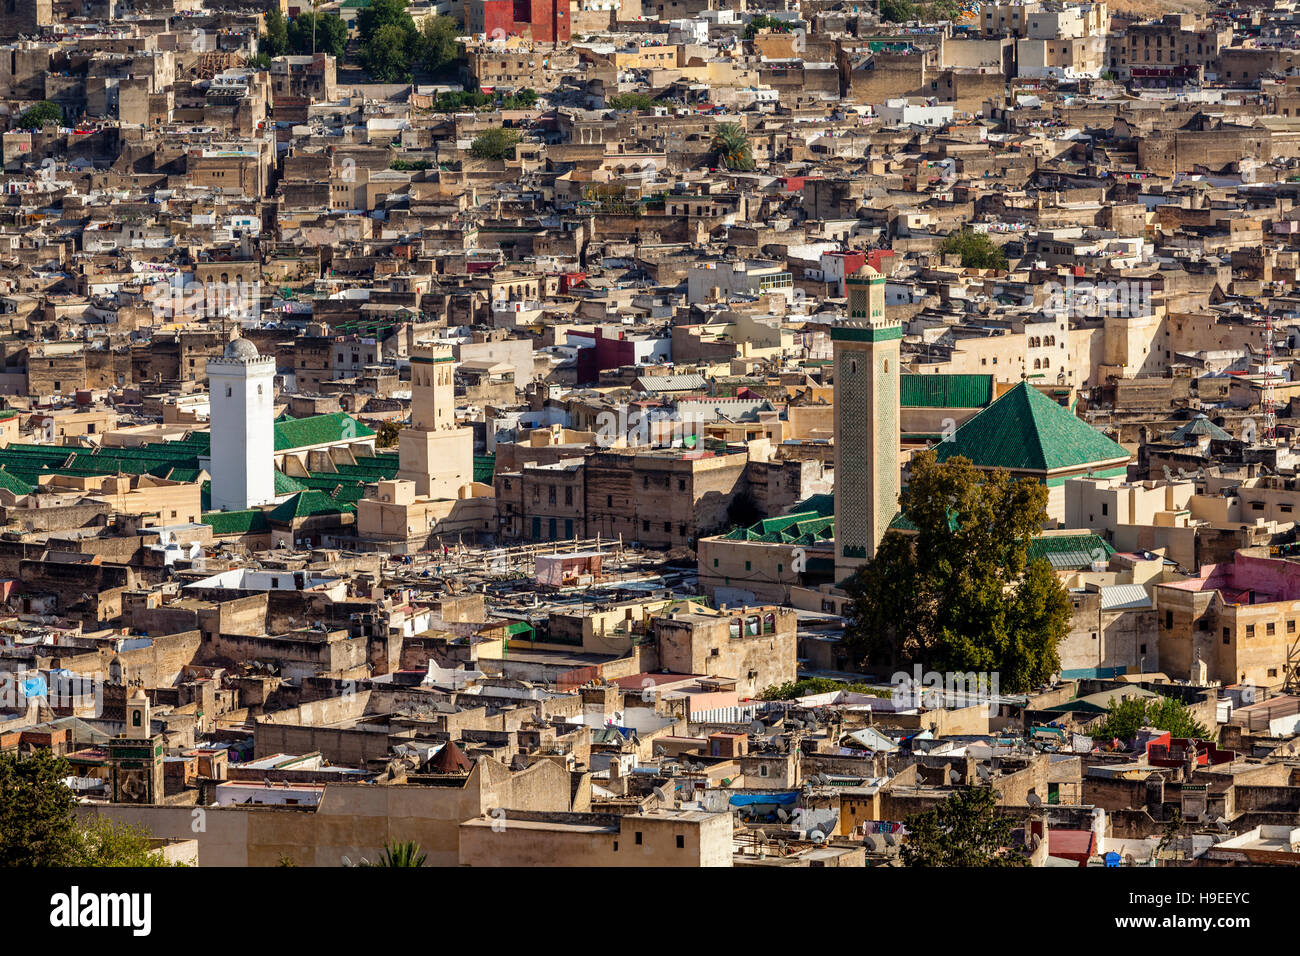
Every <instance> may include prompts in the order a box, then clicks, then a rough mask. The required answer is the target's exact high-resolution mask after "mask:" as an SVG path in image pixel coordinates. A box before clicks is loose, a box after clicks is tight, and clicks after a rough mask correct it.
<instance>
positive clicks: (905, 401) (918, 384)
mask: <svg viewBox="0 0 1300 956" xmlns="http://www.w3.org/2000/svg"><path fill="white" fill-rule="evenodd" d="M898 391H899V404H900V405H906V406H909V407H916V406H923V407H926V408H983V407H984V406H985V405H987V404H988V403H989V402H991V401H993V376H992V375H900V376H899V377H898Z"/></svg>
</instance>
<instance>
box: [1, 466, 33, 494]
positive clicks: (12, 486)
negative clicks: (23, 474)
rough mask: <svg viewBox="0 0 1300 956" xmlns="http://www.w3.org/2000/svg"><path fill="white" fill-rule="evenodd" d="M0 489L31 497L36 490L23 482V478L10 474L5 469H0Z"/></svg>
mask: <svg viewBox="0 0 1300 956" xmlns="http://www.w3.org/2000/svg"><path fill="white" fill-rule="evenodd" d="M0 488H4V489H5V490H6V491H12V492H13V493H14V494H16V495H30V494H31V493H32V492H33V491H35V490H36V488H35V487H33V486H32V485H30V484H28V483H27V482H25V481H23V480H22V479H21V478H18V477H17V476H15V475H12V474H10V473H9V472H8V471H6V470H5V469H4V468H0Z"/></svg>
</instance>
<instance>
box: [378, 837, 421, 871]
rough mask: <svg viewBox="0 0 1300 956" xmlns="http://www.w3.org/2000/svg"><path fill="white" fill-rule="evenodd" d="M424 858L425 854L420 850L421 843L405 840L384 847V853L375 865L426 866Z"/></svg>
mask: <svg viewBox="0 0 1300 956" xmlns="http://www.w3.org/2000/svg"><path fill="white" fill-rule="evenodd" d="M424 860H425V854H424V853H422V852H421V851H420V844H418V843H416V842H415V841H413V840H405V841H403V842H402V843H395V842H394V843H390V844H388V846H386V847H384V855H383V856H381V857H380V858H379V862H378V863H376V864H375V866H424Z"/></svg>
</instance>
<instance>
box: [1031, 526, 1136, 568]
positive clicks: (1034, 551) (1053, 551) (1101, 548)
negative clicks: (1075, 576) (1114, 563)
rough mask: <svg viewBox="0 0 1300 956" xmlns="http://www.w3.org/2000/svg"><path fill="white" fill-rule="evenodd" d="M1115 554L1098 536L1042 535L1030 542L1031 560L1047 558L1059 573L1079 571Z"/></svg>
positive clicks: (1104, 540)
mask: <svg viewBox="0 0 1300 956" xmlns="http://www.w3.org/2000/svg"><path fill="white" fill-rule="evenodd" d="M1114 553H1115V549H1114V548H1112V547H1111V546H1110V545H1109V544H1108V543H1107V542H1106V539H1105V538H1103V537H1102V536H1101V535H1098V534H1059V535H1057V534H1053V535H1040V536H1039V537H1037V538H1035V539H1034V540H1033V541H1031V542H1029V560H1030V561H1035V560H1037V559H1038V558H1046V559H1047V562H1048V563H1049V564H1051V566H1052V567H1053V568H1055V569H1056V570H1058V571H1077V570H1080V569H1082V568H1086V567H1088V566H1090V565H1091V564H1092V563H1093V562H1094V561H1105V560H1107V559H1109V558H1110V556H1111V555H1112V554H1114Z"/></svg>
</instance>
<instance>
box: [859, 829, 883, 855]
mask: <svg viewBox="0 0 1300 956" xmlns="http://www.w3.org/2000/svg"><path fill="white" fill-rule="evenodd" d="M863 842H864V843H866V845H867V849H868V850H870V851H871V852H872V853H882V852H884V849H885V844H884V841H882V840H881V839H880V837H878V836H875V835H873V834H871V833H868V834H867V835H866V836H865V837H863Z"/></svg>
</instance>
